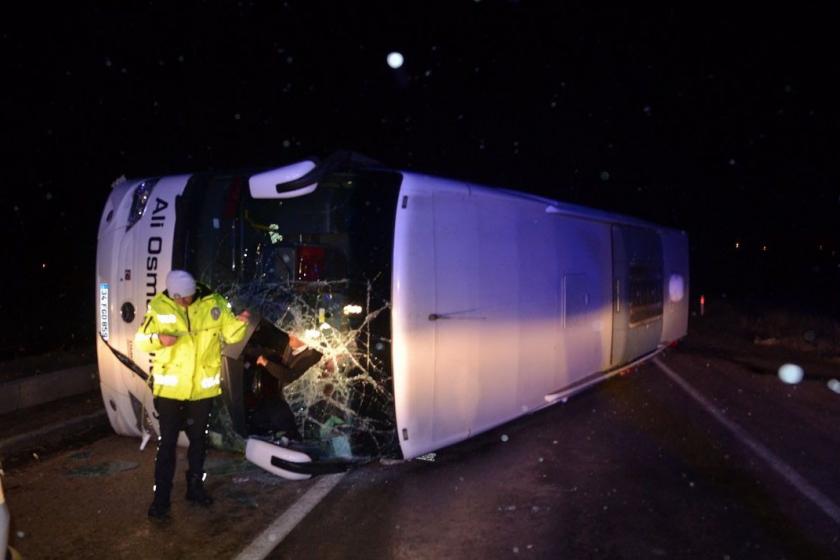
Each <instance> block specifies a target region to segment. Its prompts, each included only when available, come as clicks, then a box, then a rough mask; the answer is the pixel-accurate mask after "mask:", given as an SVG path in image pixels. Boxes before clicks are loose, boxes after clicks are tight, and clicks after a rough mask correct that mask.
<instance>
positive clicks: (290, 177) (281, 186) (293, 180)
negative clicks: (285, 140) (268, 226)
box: [248, 160, 318, 198]
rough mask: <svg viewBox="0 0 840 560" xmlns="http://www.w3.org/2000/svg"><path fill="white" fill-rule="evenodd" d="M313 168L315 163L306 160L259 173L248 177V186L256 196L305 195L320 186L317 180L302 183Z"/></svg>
mask: <svg viewBox="0 0 840 560" xmlns="http://www.w3.org/2000/svg"><path fill="white" fill-rule="evenodd" d="M313 169H315V163H314V162H312V161H309V160H305V161H299V162H297V163H293V164H292V165H287V166H285V167H278V168H277V169H271V170H269V171H264V172H262V173H257V174H256V175H252V176H251V177H250V178H249V179H248V188H249V189H250V191H251V196H252V197H254V198H295V197H298V196H303V195H305V194H309V193H311V192H312V191H314V190H315V189H316V188H317V187H318V183H317V182H312V183H308V184H307V183H303V184H301V182H300V181H299V179H301V178H302V177H304V176H305V175H307V174H308V173H309V172H310V171H312V170H313Z"/></svg>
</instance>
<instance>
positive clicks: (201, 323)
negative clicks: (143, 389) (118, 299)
mask: <svg viewBox="0 0 840 560" xmlns="http://www.w3.org/2000/svg"><path fill="white" fill-rule="evenodd" d="M245 327H246V323H245V322H243V321H240V320H239V319H237V318H236V317H235V316H234V315H233V312H232V311H231V309H230V304H229V303H228V302H227V300H225V298H223V297H222V296H220V295H219V294H217V293H213V292H210V291H209V290H208V289H207V288H206V287H204V286H201V285H199V289H198V291H197V292H196V294H195V300H194V301H193V302H192V304H191V305H190V306H189V307H188V308H186V309H184V308H183V307H181V306H180V305H178V304H177V303H175V301H174V300H173V299H171V298H170V297H169V295H168V294H167V293H166V292H163V293H160V294H158V295H156V296H155V297H154V298H152V301H150V302H149V309H148V311H147V312H146V316H145V317H144V318H143V323H142V324H141V325H140V328H139V329H138V331H137V334H136V335H135V336H134V343H135V345H136V347H137V348H138V349H140V350H142V351H144V352H148V353H154V359H153V361H152V379H153V380H154V394H155V396H159V397H164V398H167V399H176V400H181V401H197V400H200V399H207V398H210V397H215V396H217V395H220V394H221V393H222V386H221V365H222V342H225V343H228V344H233V343H236V342H239V341H240V340H242V339H243V338H244V337H245ZM161 334H169V335H173V336H177V337H178V340H177V342H175V344H173V345H172V346H164V345H163V344H161V343H160V337H159V335H161Z"/></svg>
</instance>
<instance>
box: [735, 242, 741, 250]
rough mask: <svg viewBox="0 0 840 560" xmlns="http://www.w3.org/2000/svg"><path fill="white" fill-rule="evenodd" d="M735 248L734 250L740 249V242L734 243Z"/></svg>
mask: <svg viewBox="0 0 840 560" xmlns="http://www.w3.org/2000/svg"><path fill="white" fill-rule="evenodd" d="M735 248H736V249H740V248H741V242H740V241H736V242H735Z"/></svg>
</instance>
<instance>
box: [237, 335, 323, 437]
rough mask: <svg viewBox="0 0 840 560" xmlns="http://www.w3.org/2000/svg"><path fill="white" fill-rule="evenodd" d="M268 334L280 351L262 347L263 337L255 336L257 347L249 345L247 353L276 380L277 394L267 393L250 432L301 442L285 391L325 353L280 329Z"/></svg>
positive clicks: (253, 417) (274, 392)
mask: <svg viewBox="0 0 840 560" xmlns="http://www.w3.org/2000/svg"><path fill="white" fill-rule="evenodd" d="M260 330H263V329H262V328H260ZM268 332H269V333H270V337H271V339H272V346H273V347H274V348H277V350H275V349H274V348H269V347H264V346H261V345H260V344H259V341H260V340H261V337H260V336H255V337H254V339H252V341H253V342H254V344H251V345H250V347H249V348H248V350H247V354H248V355H249V356H250V357H254V358H255V361H254V363H255V364H256V365H257V366H258V367H260V368H263V370H264V371H266V372H268V374H269V375H271V377H272V378H273V379H274V380H276V391H266V392H267V393H268V396H265V397H263V399H262V400H261V401H260V402H259V404H258V405H257V407H256V410H255V411H254V414H253V415H252V416H251V430H252V431H254V432H263V433H265V432H270V433H274V432H281V431H282V432H284V435H285V436H286V437H288V438H289V439H293V440H298V441H300V440H302V439H303V438H302V436H301V434H300V431H299V430H298V427H297V423H296V422H295V415H294V413H293V412H292V409H291V407H290V406H289V403H288V402H286V398H285V396H284V395H283V389H284V387H285V386H286V385H288V384H290V383H292V382H294V381H296V380H298V379H300V377H301V376H302V375H303V374H304V373H306V371H307V370H309V368H311V367H312V366H314V365H315V364H317V363H318V362H319V361H320V360H321V358H322V357H323V354H322V353H321V352H319V351H318V350H315V349H314V348H310V347H309V346H307V345H306V344H305V343H304V342H303V341H302V340H300V339H299V338H298V337H296V336H295V335H293V334H286V333H284V332H283V331H279V330H277V329H273V330H268ZM278 333H279V334H278ZM262 338H264V337H262Z"/></svg>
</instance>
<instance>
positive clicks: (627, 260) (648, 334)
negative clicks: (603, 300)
mask: <svg viewBox="0 0 840 560" xmlns="http://www.w3.org/2000/svg"><path fill="white" fill-rule="evenodd" d="M612 245H613V329H612V352H611V359H610V365H611V367H616V366H620V365H622V364H626V363H628V362H630V361H632V360H634V359H635V358H638V357H640V356H643V355H644V354H647V353H648V352H652V351H653V350H655V349H656V347H657V345H658V344H659V341H660V340H661V335H662V243H661V241H660V238H659V234H658V233H657V232H656V231H655V230H651V229H646V228H641V227H634V226H624V225H613V226H612Z"/></svg>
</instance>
